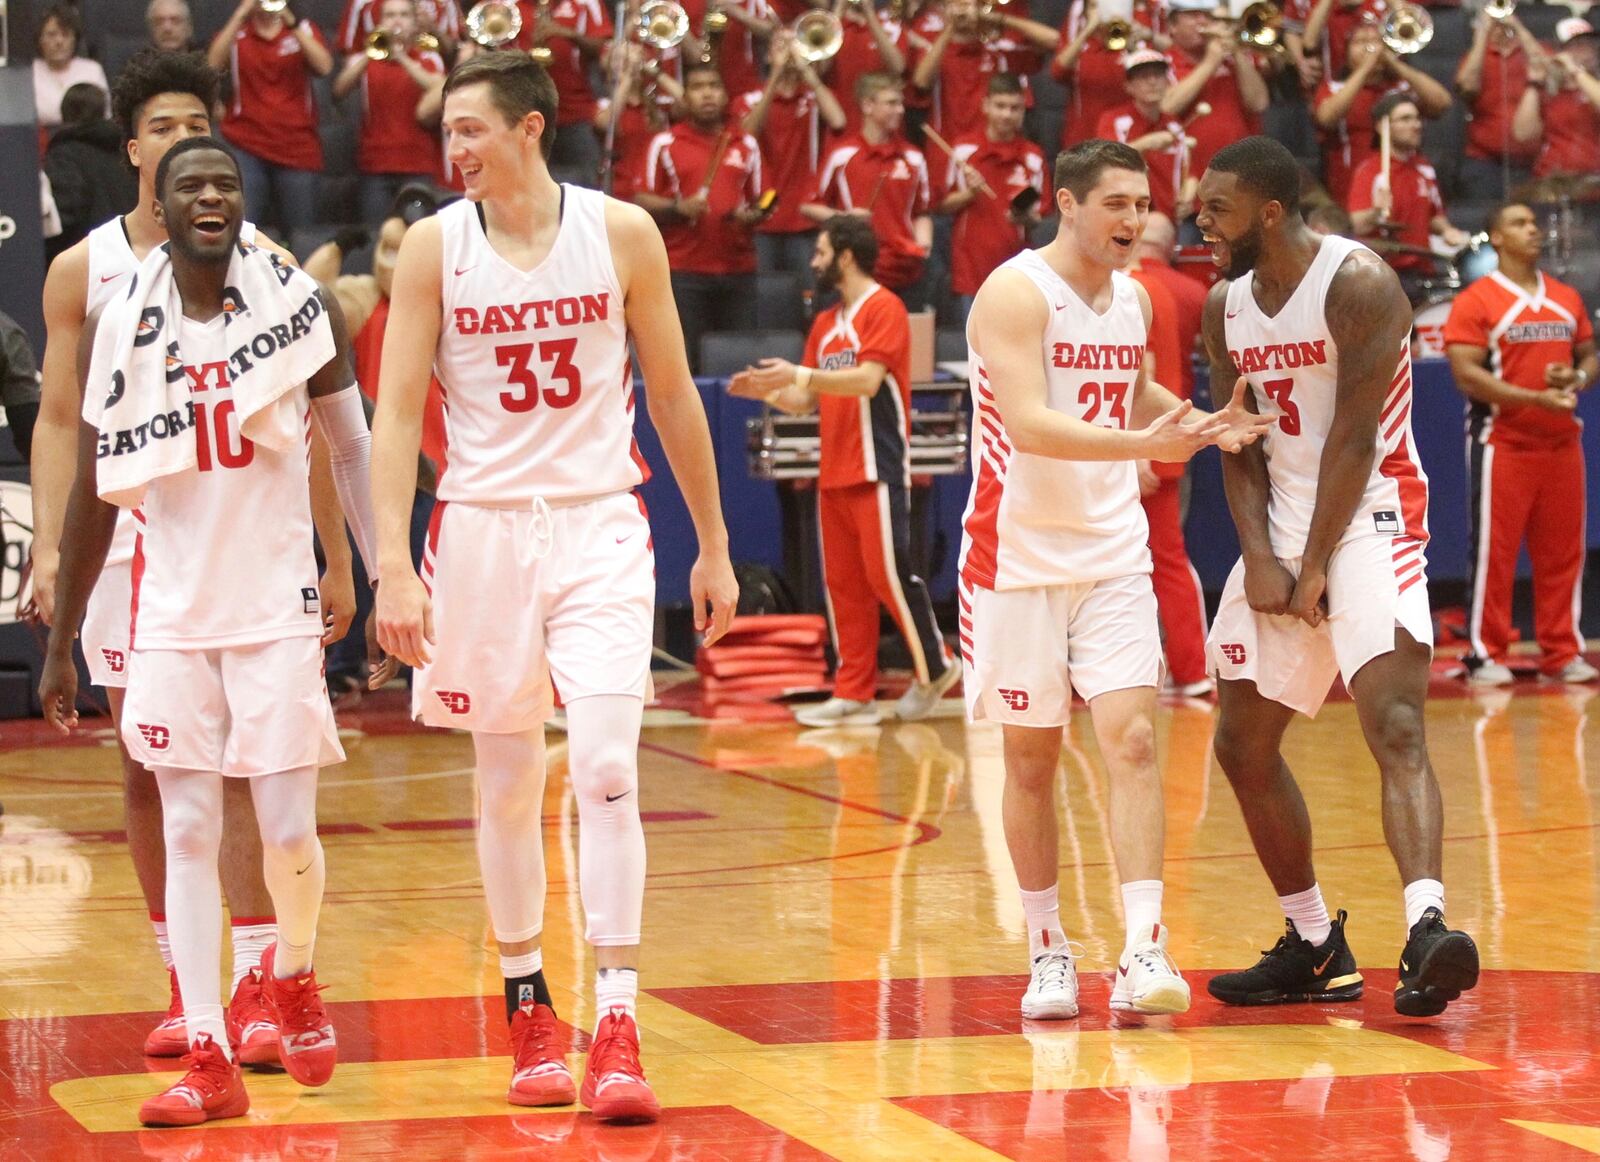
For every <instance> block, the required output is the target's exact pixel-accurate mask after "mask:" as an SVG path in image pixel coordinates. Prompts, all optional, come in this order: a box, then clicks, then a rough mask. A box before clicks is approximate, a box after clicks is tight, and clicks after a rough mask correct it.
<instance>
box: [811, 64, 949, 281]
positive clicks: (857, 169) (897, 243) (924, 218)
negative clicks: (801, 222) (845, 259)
mask: <svg viewBox="0 0 1600 1162" xmlns="http://www.w3.org/2000/svg"><path fill="white" fill-rule="evenodd" d="M856 103H857V104H858V105H859V106H860V107H861V129H860V131H859V132H858V133H854V134H851V135H850V136H849V137H846V138H845V139H844V140H843V141H841V142H840V143H839V144H838V145H836V146H835V147H834V148H833V151H832V152H831V153H829V154H828V159H827V161H825V162H823V165H822V176H821V177H820V178H819V179H818V180H817V190H816V193H815V194H814V195H813V197H812V199H811V201H810V202H808V203H807V204H806V205H805V206H804V207H802V211H801V212H802V213H804V214H805V216H806V217H808V218H810V219H811V220H812V221H813V222H826V221H827V220H828V219H829V218H832V217H833V216H834V215H835V214H854V215H856V216H858V217H861V218H867V219H869V220H870V221H871V222H872V229H873V233H874V234H875V235H876V237H877V241H878V258H877V263H876V267H875V276H876V278H877V280H878V281H879V282H880V283H882V284H883V285H884V286H886V287H888V288H889V289H890V290H892V291H894V292H895V293H896V294H897V295H899V296H900V298H901V299H902V300H903V301H904V302H905V304H906V306H907V307H908V308H909V309H911V310H920V309H921V308H922V305H923V303H924V302H925V301H926V298H927V293H928V292H927V288H926V286H925V284H924V282H923V280H922V274H923V270H924V267H925V266H926V263H927V261H928V251H929V249H930V248H931V247H932V245H933V219H932V218H931V217H930V216H929V213H928V211H929V208H930V205H931V197H932V195H931V192H930V190H929V186H928V162H927V159H926V158H925V157H923V154H922V151H921V150H920V149H918V148H917V147H916V146H914V145H912V144H911V143H910V142H909V141H907V140H906V139H905V137H904V136H903V135H902V133H901V131H900V128H901V124H902V122H903V121H904V120H905V92H904V86H903V85H902V84H901V81H900V78H899V77H895V76H891V75H890V74H888V73H868V74H867V75H866V76H864V77H862V78H861V82H860V84H858V85H857V86H856Z"/></svg>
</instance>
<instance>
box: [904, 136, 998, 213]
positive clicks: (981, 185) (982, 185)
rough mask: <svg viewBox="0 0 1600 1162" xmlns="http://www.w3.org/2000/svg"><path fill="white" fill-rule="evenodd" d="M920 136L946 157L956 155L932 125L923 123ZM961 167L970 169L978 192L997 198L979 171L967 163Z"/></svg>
mask: <svg viewBox="0 0 1600 1162" xmlns="http://www.w3.org/2000/svg"><path fill="white" fill-rule="evenodd" d="M922 136H924V137H926V138H927V139H928V140H929V141H931V142H933V143H934V144H935V145H937V146H938V147H939V148H940V149H941V150H943V151H944V155H945V156H946V157H948V158H952V159H953V158H954V157H955V155H956V151H955V149H954V148H952V147H951V145H950V143H949V142H948V141H946V140H945V139H944V138H942V137H940V136H939V133H938V131H937V130H936V129H934V127H933V126H931V125H924V126H923V127H922ZM961 168H962V169H972V176H973V177H975V178H977V179H978V182H977V187H976V188H977V189H978V190H979V192H981V193H985V194H988V195H989V196H990V197H991V198H998V197H999V196H1000V195H999V194H997V193H995V192H994V187H992V186H991V185H990V184H989V183H988V182H987V181H985V180H984V177H983V175H982V174H981V173H979V172H978V171H977V170H976V169H973V168H972V167H971V166H969V165H962V167H961Z"/></svg>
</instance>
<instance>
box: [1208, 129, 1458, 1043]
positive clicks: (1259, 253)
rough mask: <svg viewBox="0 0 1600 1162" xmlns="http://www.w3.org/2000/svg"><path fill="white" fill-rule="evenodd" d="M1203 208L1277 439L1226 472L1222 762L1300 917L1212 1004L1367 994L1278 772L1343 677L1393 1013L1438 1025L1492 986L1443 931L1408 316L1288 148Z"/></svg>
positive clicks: (1260, 401) (1421, 481) (1221, 373)
mask: <svg viewBox="0 0 1600 1162" xmlns="http://www.w3.org/2000/svg"><path fill="white" fill-rule="evenodd" d="M1200 204H1201V210H1200V213H1199V215H1198V217H1197V218H1196V221H1197V223H1198V224H1199V226H1200V228H1201V230H1203V231H1204V232H1205V234H1206V239H1207V241H1208V242H1209V243H1210V244H1211V247H1212V259H1213V262H1215V263H1216V265H1217V266H1219V267H1220V268H1221V269H1222V271H1223V273H1224V274H1225V275H1226V276H1227V278H1228V279H1230V280H1232V281H1230V282H1224V283H1220V284H1218V285H1217V286H1216V287H1214V288H1213V289H1212V291H1211V294H1210V296H1209V297H1208V298H1207V300H1206V310H1205V317H1204V337H1205V343H1206V349H1207V353H1208V354H1209V357H1210V360H1211V382H1212V383H1213V384H1223V383H1233V382H1235V381H1236V380H1238V379H1239V378H1240V377H1241V376H1242V377H1243V379H1244V380H1245V381H1247V382H1248V384H1249V387H1250V404H1251V406H1252V407H1253V408H1255V409H1257V410H1259V411H1261V412H1262V413H1263V414H1266V415H1269V416H1271V417H1273V418H1274V419H1275V420H1276V423H1275V424H1274V426H1273V427H1272V428H1271V429H1269V431H1268V433H1267V435H1266V437H1265V438H1264V439H1263V440H1262V441H1261V442H1260V444H1259V445H1258V446H1256V447H1253V448H1249V449H1246V450H1245V451H1244V452H1243V453H1241V454H1240V455H1237V456H1229V457H1226V458H1225V459H1224V462H1223V479H1224V481H1225V483H1226V486H1227V492H1228V506H1229V508H1230V509H1232V511H1233V518H1234V522H1235V523H1236V524H1237V525H1238V529H1239V544H1240V548H1241V550H1242V553H1243V556H1242V559H1241V560H1240V562H1239V564H1238V565H1236V566H1235V567H1234V570H1233V573H1232V575H1231V576H1230V577H1229V578H1228V582H1227V585H1226V587H1225V588H1224V590H1223V594H1222V602H1221V605H1220V607H1219V608H1218V610H1217V616H1216V620H1215V621H1214V622H1213V623H1212V627H1211V637H1210V642H1209V648H1210V654H1211V658H1210V661H1211V667H1212V671H1213V672H1214V673H1215V674H1216V675H1217V677H1218V679H1219V686H1218V695H1217V704H1218V709H1219V717H1218V721H1217V733H1216V751H1217V759H1218V761H1219V762H1220V763H1221V765H1222V768H1223V770H1224V771H1225V772H1226V773H1227V776H1228V779H1229V781H1230V782H1231V783H1232V784H1233V788H1234V791H1235V793H1236V794H1237V796H1238V799H1239V805H1240V808H1241V810H1242V811H1243V812H1244V817H1245V822H1246V824H1247V825H1248V826H1249V829H1250V837H1251V839H1252V841H1253V842H1254V844H1255V848H1256V854H1257V855H1259V856H1260V858H1261V861H1262V863H1263V865H1264V866H1265V867H1266V871H1267V875H1268V877H1269V878H1270V879H1271V880H1272V885H1273V889H1274V890H1275V891H1276V892H1277V894H1278V898H1279V902H1280V904H1281V905H1282V907H1283V911H1284V915H1285V917H1286V918H1287V931H1286V932H1285V934H1284V936H1283V938H1282V939H1281V940H1279V941H1278V944H1277V945H1276V947H1274V948H1273V949H1272V950H1271V951H1270V952H1268V953H1267V954H1266V955H1265V957H1263V959H1262V960H1261V961H1260V963H1258V964H1257V965H1256V966H1255V967H1253V968H1250V969H1247V970H1245V971H1243V972H1234V973H1224V974H1222V975H1220V976H1217V977H1214V978H1212V980H1211V983H1210V986H1209V987H1210V990H1211V993H1212V995H1213V996H1215V997H1217V998H1218V999H1219V1000H1223V1001H1227V1002H1230V1003H1233V1004H1274V1003H1281V1002H1284V1001H1301V1000H1354V999H1355V998H1357V997H1359V996H1360V995H1361V991H1362V980H1361V974H1360V973H1359V972H1358V971H1356V962H1355V958H1354V957H1353V956H1352V954H1351V952H1350V949H1349V945H1348V944H1347V943H1346V942H1345V935H1344V913H1343V912H1341V913H1339V916H1338V918H1337V919H1336V920H1330V918H1329V916H1328V910H1327V907H1326V905H1325V904H1324V902H1323V899H1322V892H1321V889H1320V888H1319V887H1318V886H1317V880H1316V874H1315V872H1314V871H1313V870H1312V864H1311V823H1310V820H1309V818H1308V816H1307V814H1306V807H1305V802H1304V800H1302V799H1301V797H1300V789H1299V787H1298V786H1296V785H1295V781H1294V777H1293V776H1292V775H1291V774H1290V773H1289V769H1288V767H1287V766H1286V765H1285V764H1284V761H1283V757H1282V754H1281V744H1282V740H1283V735H1284V731H1285V730H1286V729H1287V728H1288V725H1289V722H1290V720H1291V719H1292V718H1293V717H1294V714H1295V712H1297V711H1298V712H1300V713H1302V714H1307V715H1312V714H1315V713H1316V712H1317V710H1318V708H1319V707H1320V706H1321V705H1322V700H1323V698H1325V697H1326V696H1327V693H1328V689H1329V687H1330V686H1331V685H1332V683H1333V679H1334V677H1335V676H1336V675H1343V677H1344V681H1345V685H1346V686H1348V687H1349V689H1350V693H1351V696H1352V697H1353V698H1354V700H1355V705H1356V714H1357V717H1358V718H1359V719H1360V722H1361V729H1362V732H1363V734H1364V735H1365V736H1366V740H1367V747H1368V749H1370V750H1371V752H1372V755H1373V758H1375V759H1376V760H1377V763H1378V769H1379V774H1380V776H1381V778H1382V782H1383V831H1384V835H1385V836H1386V837H1387V838H1388V841H1389V847H1390V850H1391V851H1392V852H1393V854H1394V858H1395V862H1396V863H1397V864H1398V865H1399V869H1400V876H1401V880H1402V882H1403V883H1404V884H1405V904H1406V925H1407V938H1406V944H1405V948H1404V950H1403V951H1402V952H1401V956H1400V981H1399V984H1398V985H1397V986H1396V990H1395V1008H1396V1009H1397V1010H1398V1011H1399V1012H1401V1013H1403V1014H1405V1015H1407V1016H1432V1015H1435V1014H1437V1013H1441V1012H1443V1011H1444V1008H1445V1006H1446V1005H1447V1004H1448V1003H1449V1002H1451V1001H1453V1000H1455V999H1456V998H1457V997H1459V996H1460V995H1461V992H1462V991H1463V990H1464V989H1469V988H1471V987H1472V986H1473V985H1474V984H1475V983H1476V982H1477V977H1478V953H1477V948H1476V947H1475V946H1474V945H1473V942H1472V939H1471V938H1470V937H1469V936H1467V935H1466V933H1464V932H1453V931H1451V930H1450V929H1448V928H1447V927H1446V926H1445V923H1444V886H1443V884H1442V883H1441V882H1440V879H1439V876H1440V842H1441V839H1440V832H1441V826H1442V815H1443V811H1442V808H1441V806H1440V800H1439V785H1438V782H1437V780H1436V779H1435V778H1434V774H1433V767H1432V765H1431V763H1430V762H1429V759H1428V751H1427V744H1426V742H1425V740H1424V736H1423V705H1424V702H1425V700H1426V697H1427V692H1428V672H1429V661H1430V657H1431V652H1432V646H1433V626H1432V621H1431V619H1430V616H1429V612H1428V594H1427V581H1426V578H1425V576H1424V569H1425V565H1424V560H1423V553H1424V549H1425V546H1426V544H1427V539H1428V525H1427V504H1428V482H1427V478H1426V477H1425V476H1424V475H1423V474H1422V469H1421V467H1420V465H1419V464H1418V462H1417V456H1416V452H1415V450H1414V447H1413V444H1412V439H1411V355H1410V327H1411V312H1410V309H1409V307H1408V305H1407V302H1406V297H1405V295H1404V293H1403V292H1402V291H1401V289H1400V283H1399V280H1398V279H1397V278H1396V277H1395V275H1394V272H1393V271H1392V270H1391V269H1390V268H1389V267H1388V266H1386V265H1385V264H1384V263H1383V262H1382V260H1380V259H1379V258H1378V256H1377V255H1375V254H1374V253H1372V251H1370V250H1368V249H1367V248H1366V247H1364V246H1361V245H1360V244H1359V243H1355V242H1350V241H1348V240H1346V239H1343V238H1336V237H1326V238H1325V237H1323V236H1322V235H1320V234H1317V233H1314V232H1313V231H1311V230H1310V229H1309V228H1308V227H1307V226H1306V225H1305V223H1304V222H1303V221H1302V219H1301V218H1300V215H1299V167H1298V166H1297V165H1296V164H1295V161H1294V158H1293V157H1292V156H1291V155H1290V153H1289V151H1288V150H1287V149H1285V148H1284V147H1283V146H1282V145H1279V144H1278V143H1277V142H1275V141H1273V140H1271V139H1270V138H1266V137H1250V138H1246V139H1244V140H1243V141H1239V142H1235V143H1234V144H1232V145H1229V146H1226V147H1224V148H1223V149H1221V150H1219V151H1218V152H1217V154H1216V156H1215V157H1213V158H1212V160H1211V165H1210V168H1209V169H1208V170H1207V171H1206V174H1205V177H1204V179H1203V180H1202V181H1201V184H1200Z"/></svg>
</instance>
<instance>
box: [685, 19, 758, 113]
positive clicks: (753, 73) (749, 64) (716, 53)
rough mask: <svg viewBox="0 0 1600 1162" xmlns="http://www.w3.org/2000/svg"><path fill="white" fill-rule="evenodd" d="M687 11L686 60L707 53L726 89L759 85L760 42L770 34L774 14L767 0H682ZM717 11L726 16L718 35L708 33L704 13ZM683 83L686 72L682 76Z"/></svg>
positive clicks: (737, 90) (738, 90)
mask: <svg viewBox="0 0 1600 1162" xmlns="http://www.w3.org/2000/svg"><path fill="white" fill-rule="evenodd" d="M683 10H684V11H685V12H686V13H688V15H689V38H688V39H687V40H685V41H684V42H683V43H684V51H685V53H686V54H687V55H686V60H691V61H692V60H704V59H706V58H707V57H708V55H709V58H710V60H711V62H712V63H713V64H715V65H716V66H717V68H718V69H719V70H721V72H722V83H723V84H724V85H725V86H727V89H728V92H730V93H748V92H749V91H750V90H751V89H759V88H760V87H761V80H762V77H761V66H760V61H761V56H760V55H759V54H761V53H763V52H764V51H765V50H764V49H763V48H762V47H761V44H760V42H762V41H765V40H766V39H767V37H769V36H771V35H772V30H773V29H774V28H775V27H777V23H778V21H777V17H776V16H775V15H774V14H773V11H772V8H771V6H770V5H769V4H768V3H767V0H684V5H683ZM713 12H720V13H722V14H723V15H724V16H726V17H727V18H728V23H727V24H726V25H725V26H724V27H723V31H722V33H721V35H720V36H718V35H714V34H709V33H708V32H707V29H706V17H707V16H709V15H710V14H711V13H713ZM684 80H685V82H686V83H687V81H688V78H687V76H686V77H685V78H684Z"/></svg>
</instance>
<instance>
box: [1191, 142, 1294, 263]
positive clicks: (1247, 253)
mask: <svg viewBox="0 0 1600 1162" xmlns="http://www.w3.org/2000/svg"><path fill="white" fill-rule="evenodd" d="M1198 199H1199V203H1200V212H1199V213H1198V214H1196V215H1195V218H1194V224H1195V225H1196V226H1198V227H1199V228H1200V234H1201V236H1202V237H1203V238H1204V239H1205V242H1206V245H1208V246H1210V247H1211V262H1212V264H1213V265H1214V266H1216V267H1218V268H1219V269H1220V270H1221V271H1222V276H1223V277H1224V278H1242V277H1243V276H1245V275H1247V274H1249V273H1250V272H1251V271H1252V270H1254V269H1255V267H1256V263H1257V261H1259V260H1260V257H1261V247H1262V244H1263V242H1264V240H1265V238H1264V235H1265V231H1264V230H1263V228H1262V224H1261V208H1262V206H1261V199H1260V198H1258V197H1257V196H1256V195H1254V194H1252V193H1251V192H1250V191H1249V190H1247V189H1245V188H1244V185H1243V183H1241V182H1240V181H1239V178H1238V176H1237V175H1236V174H1231V173H1219V172H1217V171H1216V170H1212V169H1208V170H1206V172H1205V176H1204V177H1202V178H1201V179H1200V191H1199V194H1198ZM1276 204H1277V203H1273V205H1276Z"/></svg>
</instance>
